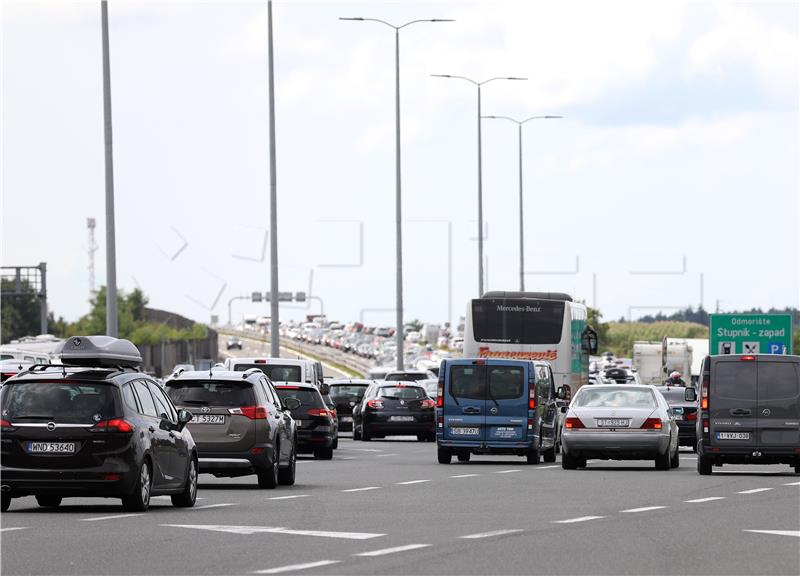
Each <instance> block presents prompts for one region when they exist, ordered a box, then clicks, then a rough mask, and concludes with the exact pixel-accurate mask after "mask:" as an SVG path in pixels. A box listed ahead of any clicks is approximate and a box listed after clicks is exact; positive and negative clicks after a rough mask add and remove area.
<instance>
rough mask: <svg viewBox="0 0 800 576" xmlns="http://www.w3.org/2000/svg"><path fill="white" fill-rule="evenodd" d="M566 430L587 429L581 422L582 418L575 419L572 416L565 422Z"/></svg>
mask: <svg viewBox="0 0 800 576" xmlns="http://www.w3.org/2000/svg"><path fill="white" fill-rule="evenodd" d="M564 428H569V429H570V430H576V429H578V428H586V426H584V425H583V422H581V419H580V418H575V417H572V416H570V417H569V418H567V419H566V420H564Z"/></svg>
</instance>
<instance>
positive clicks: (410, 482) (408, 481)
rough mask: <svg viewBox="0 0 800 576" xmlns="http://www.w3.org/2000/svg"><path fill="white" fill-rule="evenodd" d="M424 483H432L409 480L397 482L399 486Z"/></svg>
mask: <svg viewBox="0 0 800 576" xmlns="http://www.w3.org/2000/svg"><path fill="white" fill-rule="evenodd" d="M423 482H430V480H407V481H406V482H395V484H397V485H398V486H408V485H409V484H422V483H423Z"/></svg>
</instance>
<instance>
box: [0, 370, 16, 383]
mask: <svg viewBox="0 0 800 576" xmlns="http://www.w3.org/2000/svg"><path fill="white" fill-rule="evenodd" d="M15 375H16V372H3V373H2V375H0V382H5V381H6V380H8V379H9V378H11V377H12V376H15Z"/></svg>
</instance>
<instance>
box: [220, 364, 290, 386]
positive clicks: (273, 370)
mask: <svg viewBox="0 0 800 576" xmlns="http://www.w3.org/2000/svg"><path fill="white" fill-rule="evenodd" d="M250 368H258V369H259V370H261V371H262V372H263V373H264V374H266V375H267V378H269V379H270V380H272V381H273V382H302V381H303V377H302V373H303V371H302V368H300V366H281V365H280V364H237V365H236V366H235V367H234V370H235V371H236V372H244V371H245V370H250Z"/></svg>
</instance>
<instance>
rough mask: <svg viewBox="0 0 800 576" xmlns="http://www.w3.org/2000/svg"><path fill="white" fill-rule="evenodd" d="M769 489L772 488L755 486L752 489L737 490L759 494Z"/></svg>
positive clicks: (743, 492)
mask: <svg viewBox="0 0 800 576" xmlns="http://www.w3.org/2000/svg"><path fill="white" fill-rule="evenodd" d="M767 490H772V488H753V489H752V490H742V491H741V492H737V494H758V493H759V492H766V491H767Z"/></svg>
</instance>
